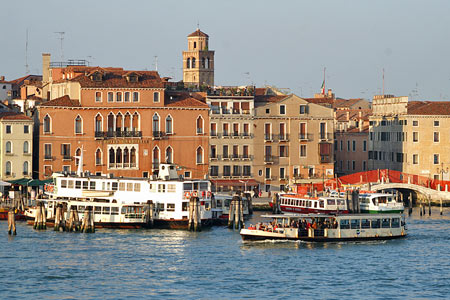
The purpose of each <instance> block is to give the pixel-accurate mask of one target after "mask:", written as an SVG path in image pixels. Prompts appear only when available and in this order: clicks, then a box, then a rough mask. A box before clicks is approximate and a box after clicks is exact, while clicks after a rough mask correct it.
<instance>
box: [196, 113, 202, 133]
mask: <svg viewBox="0 0 450 300" xmlns="http://www.w3.org/2000/svg"><path fill="white" fill-rule="evenodd" d="M196 126H197V134H203V118H202V117H201V116H199V117H198V118H197V121H196Z"/></svg>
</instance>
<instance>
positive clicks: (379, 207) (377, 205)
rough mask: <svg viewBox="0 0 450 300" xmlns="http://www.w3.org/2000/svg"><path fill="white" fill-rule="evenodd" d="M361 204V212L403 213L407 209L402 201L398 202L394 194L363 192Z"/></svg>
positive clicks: (360, 198)
mask: <svg viewBox="0 0 450 300" xmlns="http://www.w3.org/2000/svg"><path fill="white" fill-rule="evenodd" d="M359 206H360V208H361V212H363V213H370V214H378V213H402V212H403V210H404V209H405V207H404V205H403V203H402V202H398V201H397V198H396V197H395V196H394V195H393V194H385V193H373V192H361V193H360V194H359Z"/></svg>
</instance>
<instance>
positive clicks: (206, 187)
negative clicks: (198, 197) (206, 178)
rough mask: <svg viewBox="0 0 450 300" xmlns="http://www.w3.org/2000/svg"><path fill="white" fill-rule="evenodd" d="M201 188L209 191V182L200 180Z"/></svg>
mask: <svg viewBox="0 0 450 300" xmlns="http://www.w3.org/2000/svg"><path fill="white" fill-rule="evenodd" d="M200 190H201V191H207V190H208V183H207V182H200Z"/></svg>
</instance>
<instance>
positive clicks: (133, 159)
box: [130, 147, 136, 168]
mask: <svg viewBox="0 0 450 300" xmlns="http://www.w3.org/2000/svg"><path fill="white" fill-rule="evenodd" d="M130 167H132V168H134V167H136V149H135V148H134V147H131V151H130Z"/></svg>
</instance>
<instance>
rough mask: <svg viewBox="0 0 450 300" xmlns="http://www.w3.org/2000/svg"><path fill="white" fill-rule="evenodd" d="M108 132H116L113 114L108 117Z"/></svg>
mask: <svg viewBox="0 0 450 300" xmlns="http://www.w3.org/2000/svg"><path fill="white" fill-rule="evenodd" d="M108 132H110V133H112V132H114V115H113V114H112V113H110V114H109V115H108Z"/></svg>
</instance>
